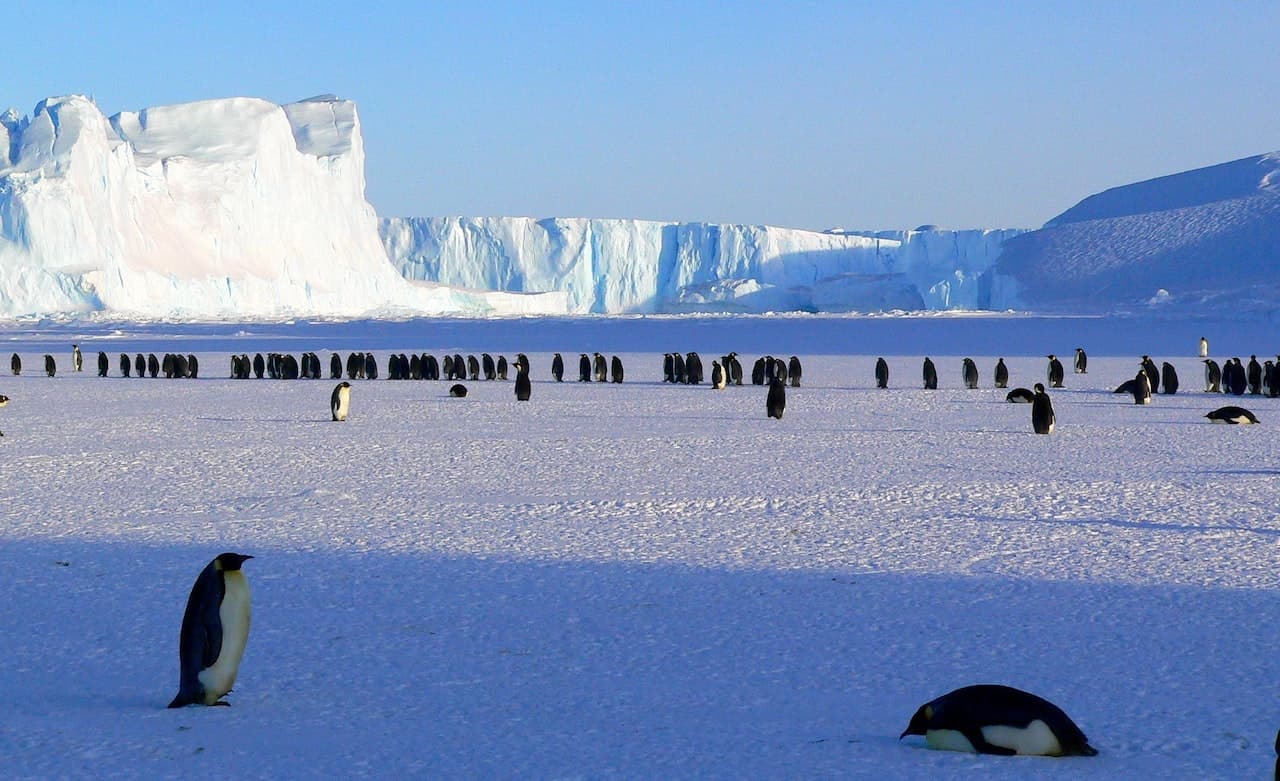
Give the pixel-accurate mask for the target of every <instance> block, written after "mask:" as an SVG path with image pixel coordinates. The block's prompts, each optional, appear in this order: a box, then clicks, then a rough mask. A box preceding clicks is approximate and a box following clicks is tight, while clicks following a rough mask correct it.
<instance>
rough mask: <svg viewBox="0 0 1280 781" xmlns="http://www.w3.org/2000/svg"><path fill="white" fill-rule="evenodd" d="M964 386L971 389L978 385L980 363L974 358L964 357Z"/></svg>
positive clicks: (962, 371) (962, 372)
mask: <svg viewBox="0 0 1280 781" xmlns="http://www.w3.org/2000/svg"><path fill="white" fill-rule="evenodd" d="M961 374H962V377H961V378H962V379H963V380H964V386H965V387H966V388H968V389H969V390H973V389H974V388H976V387H978V364H976V363H974V362H973V359H972V358H965V359H964V367H963V369H962V370H961Z"/></svg>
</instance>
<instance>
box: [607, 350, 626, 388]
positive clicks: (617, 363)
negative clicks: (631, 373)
mask: <svg viewBox="0 0 1280 781" xmlns="http://www.w3.org/2000/svg"><path fill="white" fill-rule="evenodd" d="M609 377H610V379H611V380H613V381H614V382H622V377H623V369H622V359H621V358H619V357H618V356H616V355H615V356H613V357H612V358H610V359H609Z"/></svg>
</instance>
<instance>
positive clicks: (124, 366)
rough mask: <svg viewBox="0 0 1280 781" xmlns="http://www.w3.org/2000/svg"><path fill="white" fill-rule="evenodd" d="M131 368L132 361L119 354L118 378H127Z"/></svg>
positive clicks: (126, 356)
mask: <svg viewBox="0 0 1280 781" xmlns="http://www.w3.org/2000/svg"><path fill="white" fill-rule="evenodd" d="M132 366H133V361H131V360H129V356H128V355H125V354H124V353H120V376H121V377H128V376H129V369H130V368H131V367H132Z"/></svg>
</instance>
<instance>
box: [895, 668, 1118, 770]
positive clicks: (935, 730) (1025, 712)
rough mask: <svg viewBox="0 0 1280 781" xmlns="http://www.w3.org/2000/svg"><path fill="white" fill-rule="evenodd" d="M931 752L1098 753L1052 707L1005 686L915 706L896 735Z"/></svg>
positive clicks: (963, 692) (965, 691)
mask: <svg viewBox="0 0 1280 781" xmlns="http://www.w3.org/2000/svg"><path fill="white" fill-rule="evenodd" d="M908 735H923V736H924V739H925V743H926V744H927V745H928V746H929V747H930V748H935V749H942V750H945V751H968V752H976V753H979V754H1000V755H1004V756H1011V755H1013V754H1030V755H1039V756H1050V757H1062V756H1072V755H1076V756H1083V757H1092V756H1094V755H1096V754H1097V753H1098V750H1097V749H1095V748H1094V747H1093V746H1090V745H1089V739H1088V738H1086V737H1085V734H1084V732H1082V731H1081V730H1080V728H1079V727H1077V726H1076V724H1075V722H1073V721H1072V720H1071V719H1070V718H1069V717H1068V716H1067V714H1066V713H1063V711H1062V709H1061V708H1059V707H1058V706H1057V705H1054V704H1053V703H1051V702H1049V701H1048V700H1045V699H1043V698H1041V697H1037V696H1036V695H1034V694H1031V693H1029V692H1024V691H1021V690H1019V689H1014V688H1012V687H1010V686H999V685H995V684H980V685H978V686H966V687H964V688H962V689H956V690H955V691H953V692H950V693H949V694H944V695H942V696H941V697H939V698H938V699H936V700H933V701H931V702H927V703H925V704H924V705H921V706H920V709H919V710H917V711H916V713H915V715H914V716H912V717H911V723H910V724H908V725H907V728H906V729H905V730H903V732H902V734H901V735H900V736H898V740H902V738H905V737H906V736H908Z"/></svg>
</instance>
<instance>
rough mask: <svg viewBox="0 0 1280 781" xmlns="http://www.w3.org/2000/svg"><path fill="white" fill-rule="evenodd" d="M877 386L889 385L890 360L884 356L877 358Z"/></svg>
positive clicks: (884, 386) (885, 386)
mask: <svg viewBox="0 0 1280 781" xmlns="http://www.w3.org/2000/svg"><path fill="white" fill-rule="evenodd" d="M876 387H877V388H887V387H889V362H888V361H886V360H885V359H884V358H877V359H876Z"/></svg>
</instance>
